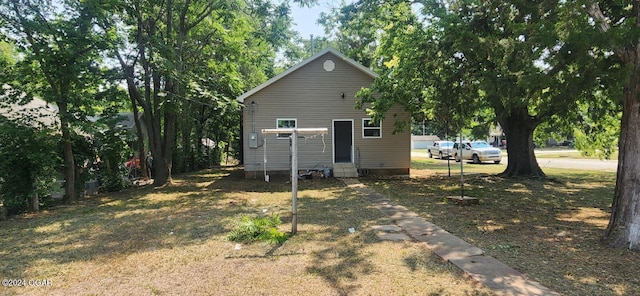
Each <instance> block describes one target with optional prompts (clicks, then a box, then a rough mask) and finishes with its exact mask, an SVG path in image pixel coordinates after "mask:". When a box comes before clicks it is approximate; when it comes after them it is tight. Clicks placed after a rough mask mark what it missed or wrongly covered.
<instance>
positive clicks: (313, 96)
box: [243, 52, 411, 171]
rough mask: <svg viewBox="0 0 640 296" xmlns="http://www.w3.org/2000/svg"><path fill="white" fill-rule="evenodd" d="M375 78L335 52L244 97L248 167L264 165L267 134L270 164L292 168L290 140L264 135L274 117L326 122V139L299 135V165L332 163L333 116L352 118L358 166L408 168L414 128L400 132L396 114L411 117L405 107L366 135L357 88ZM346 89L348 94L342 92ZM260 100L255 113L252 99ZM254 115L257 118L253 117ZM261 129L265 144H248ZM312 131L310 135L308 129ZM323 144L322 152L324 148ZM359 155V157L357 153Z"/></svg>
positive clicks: (303, 123)
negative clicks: (378, 132)
mask: <svg viewBox="0 0 640 296" xmlns="http://www.w3.org/2000/svg"><path fill="white" fill-rule="evenodd" d="M327 59H331V60H333V62H334V63H335V69H334V70H333V71H331V72H327V71H325V70H324V69H323V63H324V62H325V61H326V60H327ZM372 82H373V78H372V77H370V76H369V75H367V74H365V73H364V72H362V71H360V70H358V69H356V68H354V67H353V66H352V65H350V64H349V63H347V62H345V61H343V60H341V58H339V57H338V56H335V55H333V54H332V53H331V52H328V53H326V54H325V55H322V56H320V57H318V58H317V59H315V60H313V61H311V62H309V63H308V64H306V65H304V66H303V67H301V68H299V69H297V70H295V71H293V72H291V73H289V74H288V75H287V76H285V77H282V78H281V79H280V80H278V81H276V82H274V83H273V84H271V85H269V86H267V87H266V88H264V89H262V90H260V91H258V92H256V93H255V94H253V95H251V96H250V97H247V98H245V100H244V104H245V106H246V108H245V109H244V116H243V120H244V121H243V124H244V135H243V137H244V141H243V145H244V154H245V155H244V161H245V170H246V171H262V170H263V169H264V168H263V158H264V157H263V153H264V150H263V149H264V148H265V145H264V140H265V138H266V149H267V170H269V171H272V170H288V169H290V160H289V140H283V139H276V135H275V134H270V135H269V134H266V135H262V133H261V130H262V129H265V128H270V129H273V128H276V118H296V119H297V127H298V128H318V127H325V128H327V129H328V130H329V132H328V133H327V134H326V135H325V136H324V143H323V139H322V137H320V136H317V137H315V138H313V139H306V140H305V139H299V141H298V162H299V165H298V167H299V168H300V169H301V170H302V169H314V168H318V169H319V168H322V167H324V166H327V167H330V168H331V167H332V166H333V139H332V138H333V131H332V122H333V120H334V119H349V120H353V124H354V127H353V133H354V134H353V139H354V152H353V154H354V155H353V161H354V163H356V165H359V166H360V168H374V169H375V168H409V165H410V153H411V152H410V146H411V140H410V132H409V130H408V128H405V131H403V132H401V133H400V134H395V135H394V134H392V132H393V131H394V115H398V116H400V117H399V118H404V119H406V118H408V115H407V114H406V112H401V110H400V109H397V108H396V109H394V110H392V111H391V112H389V113H388V114H387V119H385V120H384V121H383V122H382V123H383V127H382V133H383V135H382V138H378V139H373V138H365V139H363V138H362V118H368V116H367V115H366V113H365V112H364V111H363V110H357V109H355V102H356V99H355V97H354V96H355V94H356V92H357V91H358V90H360V88H361V87H363V86H367V87H368V86H370V85H371V83H372ZM342 93H344V95H345V96H344V99H343V98H342V97H341V94H342ZM252 101H253V102H255V103H256V107H255V110H256V111H255V113H254V114H253V116H252V112H251V107H250V106H251V102H252ZM252 118H254V119H255V122H253V123H252ZM252 126H255V128H254V130H255V132H257V133H258V135H259V138H260V139H262V140H263V141H260V143H261V144H263V145H262V146H261V147H259V148H257V149H255V148H249V146H248V135H249V133H250V132H251V131H252ZM308 136H310V135H308ZM323 150H324V153H323ZM358 156H360V158H358Z"/></svg>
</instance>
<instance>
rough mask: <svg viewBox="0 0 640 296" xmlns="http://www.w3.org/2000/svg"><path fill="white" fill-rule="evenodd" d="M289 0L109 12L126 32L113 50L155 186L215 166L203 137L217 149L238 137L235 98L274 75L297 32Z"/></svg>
mask: <svg viewBox="0 0 640 296" xmlns="http://www.w3.org/2000/svg"><path fill="white" fill-rule="evenodd" d="M116 3H117V2H116ZM288 5H289V4H288V3H287V2H283V3H281V4H278V5H275V4H272V3H271V2H265V1H249V2H246V1H235V0H229V1H213V2H212V1H151V2H149V1H132V2H127V3H118V4H117V5H116V6H115V7H117V9H116V11H117V13H116V14H105V15H104V17H103V19H102V21H101V24H102V27H103V28H104V30H105V31H107V32H113V33H114V35H117V36H120V37H119V38H118V40H119V44H118V45H117V46H115V47H114V48H113V50H112V52H113V53H114V56H115V57H116V58H117V59H118V61H119V63H120V65H121V69H122V73H123V74H125V77H126V81H127V86H128V91H129V95H130V97H131V101H132V105H133V106H134V108H135V107H136V106H140V108H141V111H142V112H143V113H144V115H143V116H142V118H143V119H144V121H145V122H144V123H145V126H146V128H147V134H148V136H149V139H148V143H149V148H150V151H151V154H152V157H153V168H154V171H155V175H154V184H155V185H163V184H165V183H170V182H171V172H172V170H174V169H175V170H176V171H179V172H184V171H190V170H194V169H198V168H202V167H206V166H210V165H217V164H218V163H219V162H217V163H216V161H218V160H219V159H220V156H219V155H217V156H215V157H213V158H207V157H203V155H205V154H204V153H203V152H204V150H205V145H204V144H203V140H204V142H207V143H213V144H215V146H214V147H212V148H213V153H214V154H219V149H220V148H221V147H229V146H230V143H231V142H232V141H235V140H236V139H238V138H237V137H236V136H234V135H233V134H232V133H237V132H238V130H237V129H234V126H236V125H237V121H235V120H237V118H238V116H239V111H240V108H239V106H238V104H237V103H236V102H235V97H236V96H238V95H239V94H241V93H242V91H244V90H246V89H248V88H250V87H253V86H255V85H257V84H259V83H261V82H263V81H264V80H266V79H267V77H268V76H272V75H274V72H275V68H274V61H275V53H276V51H277V50H278V49H279V48H281V47H282V46H284V44H286V43H287V42H289V41H290V38H291V37H292V36H293V35H292V32H291V30H290V26H291V19H290V17H289V6H288ZM114 15H115V16H118V17H115V16H114ZM121 21H122V22H123V23H124V28H125V30H121V27H122V26H120V23H119V22H121ZM129 49H133V50H129ZM229 132H231V134H230V133H229ZM207 139H210V140H211V141H208V140H207ZM140 154H142V153H140ZM205 159H208V160H209V161H212V162H210V163H205V162H204V161H205Z"/></svg>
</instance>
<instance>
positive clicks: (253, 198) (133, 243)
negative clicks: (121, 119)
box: [0, 168, 491, 295]
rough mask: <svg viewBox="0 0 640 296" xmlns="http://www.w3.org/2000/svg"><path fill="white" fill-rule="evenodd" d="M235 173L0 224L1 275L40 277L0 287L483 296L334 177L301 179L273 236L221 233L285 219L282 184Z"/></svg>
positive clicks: (59, 291) (51, 291)
mask: <svg viewBox="0 0 640 296" xmlns="http://www.w3.org/2000/svg"><path fill="white" fill-rule="evenodd" d="M242 176H243V173H242V171H241V169H238V168H229V169H218V170H210V171H203V172H199V173H196V174H190V175H183V176H175V180H176V186H171V187H165V188H159V189H153V188H152V187H150V186H146V187H139V188H131V189H127V190H124V191H122V192H118V193H106V194H100V195H97V196H93V197H89V198H87V199H84V200H82V201H81V202H79V203H77V204H75V205H71V206H60V207H55V208H50V209H47V210H46V211H43V212H40V213H36V214H28V215H23V216H20V217H14V218H12V219H10V220H8V221H3V222H0V246H2V247H1V248H0V258H2V260H0V277H1V278H2V279H25V280H26V281H27V282H29V281H31V280H44V281H45V283H47V282H48V281H50V283H51V285H50V286H41V287H19V288H18V287H0V295H116V294H117V295H372V294H375V295H403V294H404V295H407V294H409V295H491V292H490V291H488V290H486V289H484V288H483V287H479V286H478V285H477V284H475V283H472V282H471V281H470V280H469V279H467V278H465V277H464V276H462V275H461V273H460V272H459V271H457V270H456V269H455V268H454V267H452V266H451V265H449V264H445V263H443V262H442V261H441V260H440V259H439V258H437V257H435V256H434V255H432V254H431V253H430V252H429V251H428V250H427V249H426V248H424V247H423V246H421V245H420V244H418V243H415V242H407V241H400V242H392V241H382V240H380V239H378V238H377V236H376V235H375V233H374V231H373V230H372V229H371V226H373V225H388V224H392V222H391V221H390V220H389V219H388V218H386V217H385V216H383V215H382V213H381V212H380V211H379V210H377V209H376V208H373V207H372V206H371V205H370V203H369V202H367V201H366V200H364V199H362V198H361V197H358V196H357V195H356V194H354V192H352V191H351V190H350V189H348V188H346V186H344V185H343V184H342V183H341V182H340V181H337V180H333V179H330V180H323V179H314V180H306V181H301V182H300V186H299V189H300V191H299V210H298V214H299V223H298V234H297V235H295V236H293V237H292V238H290V239H289V240H288V241H287V242H285V243H284V244H283V245H269V244H266V243H254V244H250V245H236V243H232V242H229V241H227V240H226V239H225V238H226V236H227V235H228V233H229V232H230V230H231V229H233V227H234V224H235V223H236V221H238V220H239V218H240V217H241V215H243V214H248V215H253V216H261V215H272V214H274V213H279V214H281V215H282V217H283V222H284V223H283V224H282V225H281V230H284V231H289V230H290V227H291V226H290V218H291V216H290V206H291V193H290V190H291V185H290V184H287V183H286V181H283V180H274V181H272V182H271V183H265V182H262V181H259V180H246V179H244V178H242ZM351 227H354V228H355V229H356V232H355V233H353V234H351V233H349V231H348V229H349V228H351Z"/></svg>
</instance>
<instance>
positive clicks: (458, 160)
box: [453, 154, 460, 162]
mask: <svg viewBox="0 0 640 296" xmlns="http://www.w3.org/2000/svg"><path fill="white" fill-rule="evenodd" d="M453 159H455V160H456V162H460V158H458V155H457V154H456V155H454V156H453Z"/></svg>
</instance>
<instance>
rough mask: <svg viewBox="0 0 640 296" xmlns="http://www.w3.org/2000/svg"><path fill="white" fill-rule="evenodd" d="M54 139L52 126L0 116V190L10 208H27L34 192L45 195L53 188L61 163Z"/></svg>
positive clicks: (5, 204) (56, 137) (23, 209)
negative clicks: (26, 122)
mask: <svg viewBox="0 0 640 296" xmlns="http://www.w3.org/2000/svg"><path fill="white" fill-rule="evenodd" d="M57 141H58V136H56V135H54V133H53V131H51V130H48V129H36V128H34V127H32V126H27V125H19V124H16V123H14V122H11V121H9V120H6V119H5V118H4V117H2V116H0V194H1V195H2V198H3V203H4V206H5V207H7V208H8V210H9V211H11V212H14V213H18V212H24V211H28V210H30V209H31V198H32V197H33V196H34V195H35V194H37V195H38V196H39V197H45V196H47V195H49V194H51V193H52V192H53V191H54V190H55V186H56V185H57V183H56V176H57V172H56V170H57V169H58V168H59V167H60V164H61V162H60V158H59V156H58V153H57V145H56V144H57Z"/></svg>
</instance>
